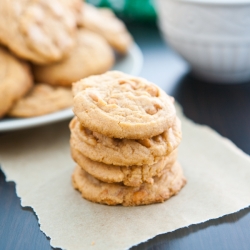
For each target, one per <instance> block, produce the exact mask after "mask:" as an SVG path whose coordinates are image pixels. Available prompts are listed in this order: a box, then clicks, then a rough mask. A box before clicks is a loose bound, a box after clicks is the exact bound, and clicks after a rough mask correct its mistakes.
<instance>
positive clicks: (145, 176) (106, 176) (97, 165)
mask: <svg viewBox="0 0 250 250" xmlns="http://www.w3.org/2000/svg"><path fill="white" fill-rule="evenodd" d="M71 155H72V158H73V160H74V161H75V162H76V163H77V164H78V166H80V167H81V168H82V169H84V170H85V171H86V172H87V173H89V174H90V175H92V176H94V177H95V178H96V179H98V180H101V181H103V182H107V183H113V182H120V183H123V184H124V185H126V186H132V187H138V186H140V185H141V184H142V183H143V182H147V183H151V184H153V183H154V178H153V177H155V176H158V177H160V176H161V175H162V173H163V172H162V170H163V169H164V168H170V167H172V165H173V164H174V162H175V161H176V159H177V150H174V151H173V152H172V153H171V154H169V155H168V156H166V157H163V158H162V159H160V160H159V161H158V162H157V163H155V164H153V165H146V164H145V165H141V166H136V165H134V166H123V165H121V166H115V165H108V164H105V163H102V162H96V161H92V160H90V159H89V158H87V157H86V156H84V155H83V154H82V153H81V152H80V151H78V150H77V149H75V148H73V147H71Z"/></svg>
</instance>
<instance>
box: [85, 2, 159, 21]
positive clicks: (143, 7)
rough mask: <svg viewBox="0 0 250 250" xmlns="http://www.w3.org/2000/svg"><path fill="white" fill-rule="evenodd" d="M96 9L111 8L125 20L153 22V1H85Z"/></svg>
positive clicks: (154, 12)
mask: <svg viewBox="0 0 250 250" xmlns="http://www.w3.org/2000/svg"><path fill="white" fill-rule="evenodd" d="M86 2H89V3H91V4H93V5H95V6H98V7H108V8H111V9H112V10H113V11H114V12H115V13H116V14H117V15H118V16H120V17H122V18H123V19H127V20H140V21H155V19H156V11H155V4H154V0H86Z"/></svg>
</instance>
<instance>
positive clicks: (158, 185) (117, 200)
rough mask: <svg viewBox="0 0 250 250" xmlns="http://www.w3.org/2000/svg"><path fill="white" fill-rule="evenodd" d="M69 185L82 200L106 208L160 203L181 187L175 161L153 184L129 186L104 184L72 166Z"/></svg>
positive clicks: (177, 165)
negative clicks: (78, 192)
mask: <svg viewBox="0 0 250 250" xmlns="http://www.w3.org/2000/svg"><path fill="white" fill-rule="evenodd" d="M72 181H73V186H74V187H75V189H77V190H79V191H80V192H81V194H82V196H83V197H84V198H85V199H88V200H90V201H93V202H98V203H103V204H107V205H123V206H136V205H146V204H152V203H157V202H163V201H165V200H167V199H169V198H170V197H171V196H173V195H175V194H177V193H178V192H179V191H180V190H181V188H182V187H183V186H184V185H185V183H186V179H185V178H184V176H183V172H182V168H181V166H180V164H179V163H178V162H175V163H174V164H173V165H172V167H171V168H165V169H164V170H162V175H161V176H160V177H154V184H150V183H143V184H142V185H141V186H139V187H129V186H125V185H123V184H121V183H106V182H103V181H100V180H98V179H96V178H95V177H93V176H92V175H90V174H88V173H87V172H86V171H85V170H83V169H82V168H81V167H79V166H76V168H75V170H74V173H73V176H72Z"/></svg>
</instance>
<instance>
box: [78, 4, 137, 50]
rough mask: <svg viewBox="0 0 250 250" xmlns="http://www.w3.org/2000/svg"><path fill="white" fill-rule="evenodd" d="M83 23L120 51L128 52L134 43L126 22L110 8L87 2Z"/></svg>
mask: <svg viewBox="0 0 250 250" xmlns="http://www.w3.org/2000/svg"><path fill="white" fill-rule="evenodd" d="M81 25H82V26H83V27H85V28H86V29H89V30H92V31H93V32H96V33H98V34H100V35H101V36H102V37H104V38H105V39H106V40H107V42H108V43H109V44H110V45H111V46H112V47H113V48H114V49H115V50H116V51H117V52H119V53H121V54H126V53H127V52H128V49H129V47H130V45H131V44H132V41H133V39H132V37H131V35H130V34H129V32H128V30H127V29H126V26H125V25H124V23H123V22H122V21H121V20H119V19H118V18H117V17H116V16H115V15H114V13H113V12H112V11H111V10H109V9H97V8H96V7H94V6H92V5H90V4H87V3H85V4H84V6H83V11H82V20H81Z"/></svg>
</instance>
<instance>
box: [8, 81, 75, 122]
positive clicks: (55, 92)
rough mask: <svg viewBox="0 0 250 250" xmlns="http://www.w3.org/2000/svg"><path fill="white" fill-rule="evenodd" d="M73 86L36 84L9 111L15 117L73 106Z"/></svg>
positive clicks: (47, 112)
mask: <svg viewBox="0 0 250 250" xmlns="http://www.w3.org/2000/svg"><path fill="white" fill-rule="evenodd" d="M72 103H73V96H72V91H71V88H66V87H54V86H50V85H48V84H44V83H39V84H35V85H34V87H33V88H32V89H31V91H30V92H29V93H28V94H27V95H26V96H24V97H23V98H21V99H20V100H18V101H17V102H16V104H15V105H14V106H13V107H12V108H11V109H10V111H9V112H8V115H9V116H13V117H33V116H39V115H45V114H49V113H53V112H56V111H58V110H61V109H65V108H69V107H71V106H72Z"/></svg>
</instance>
